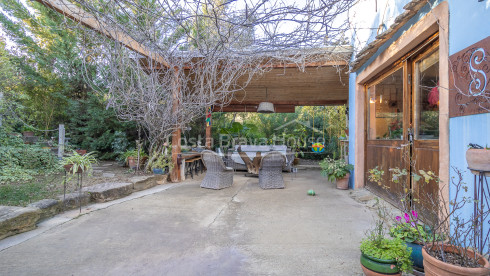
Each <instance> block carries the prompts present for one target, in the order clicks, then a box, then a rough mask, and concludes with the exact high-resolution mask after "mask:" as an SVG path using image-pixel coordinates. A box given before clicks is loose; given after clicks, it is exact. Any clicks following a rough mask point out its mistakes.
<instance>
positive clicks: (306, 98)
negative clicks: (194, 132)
mask: <svg viewBox="0 0 490 276" xmlns="http://www.w3.org/2000/svg"><path fill="white" fill-rule="evenodd" d="M348 71H349V68H348V66H347V64H346V63H345V62H344V64H342V62H340V61H339V62H338V64H337V65H328V66H322V67H307V68H305V70H304V72H301V71H300V69H299V68H297V67H296V68H294V67H292V68H274V69H272V70H271V71H269V72H267V73H265V74H264V75H262V76H257V77H255V78H254V79H253V80H252V81H251V82H250V84H249V85H248V86H247V87H246V88H245V89H244V90H243V91H239V92H236V93H235V97H234V99H233V100H232V102H231V103H230V105H228V106H225V107H223V108H215V110H214V111H223V112H255V111H257V107H258V104H259V103H260V102H264V101H267V102H272V103H274V105H275V109H276V112H294V107H295V106H303V105H339V104H346V103H347V100H348V96H349V92H348V91H349V87H348V79H349V77H348V75H347V73H348Z"/></svg>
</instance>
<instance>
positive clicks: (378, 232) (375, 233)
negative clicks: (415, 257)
mask: <svg viewBox="0 0 490 276" xmlns="http://www.w3.org/2000/svg"><path fill="white" fill-rule="evenodd" d="M411 251H412V249H411V248H410V247H407V245H406V244H405V243H404V242H403V241H402V240H400V239H397V238H394V239H388V238H386V237H385V232H384V226H383V220H382V219H378V220H376V226H375V228H374V229H373V230H371V231H370V232H368V235H367V237H366V238H365V239H364V240H363V241H362V243H361V267H362V270H363V271H364V274H365V275H367V276H379V275H401V274H402V272H409V271H411V269H412V261H411V260H410V253H411Z"/></svg>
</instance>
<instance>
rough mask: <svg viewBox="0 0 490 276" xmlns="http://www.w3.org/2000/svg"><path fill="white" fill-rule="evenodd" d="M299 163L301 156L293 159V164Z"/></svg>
mask: <svg viewBox="0 0 490 276" xmlns="http://www.w3.org/2000/svg"><path fill="white" fill-rule="evenodd" d="M298 164H299V158H298V157H295V158H294V160H293V165H298Z"/></svg>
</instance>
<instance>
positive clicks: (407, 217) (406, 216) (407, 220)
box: [405, 213, 410, 223]
mask: <svg viewBox="0 0 490 276" xmlns="http://www.w3.org/2000/svg"><path fill="white" fill-rule="evenodd" d="M405 221H406V222H407V223H409V222H410V216H409V215H408V214H407V213H405Z"/></svg>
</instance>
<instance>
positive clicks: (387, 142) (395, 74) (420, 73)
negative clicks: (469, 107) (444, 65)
mask: <svg viewBox="0 0 490 276" xmlns="http://www.w3.org/2000/svg"><path fill="white" fill-rule="evenodd" d="M438 80H439V52H438V44H437V40H434V41H432V42H430V43H425V44H424V45H423V46H421V47H420V48H419V49H417V50H416V51H414V52H413V53H411V54H410V55H407V56H406V57H405V58H404V60H402V61H399V62H398V63H397V65H396V66H394V67H393V68H392V69H390V70H388V71H387V72H386V73H385V74H382V75H380V76H379V77H378V78H376V79H375V80H374V81H373V82H371V83H368V84H367V85H366V93H367V96H366V105H367V108H366V110H367V116H366V126H367V127H366V129H367V131H366V136H367V137H366V141H367V142H366V168H365V169H366V173H367V175H368V176H369V170H370V169H372V168H375V167H377V168H378V169H379V170H383V171H384V176H383V179H382V185H381V186H380V185H378V184H377V183H374V182H370V181H369V180H368V181H367V187H368V188H369V189H370V190H371V191H373V192H374V193H376V194H378V195H379V196H381V197H383V198H385V199H386V200H388V201H390V202H391V203H393V204H394V205H396V206H399V207H402V206H401V205H402V202H401V201H400V200H401V199H402V196H403V195H405V194H406V193H407V191H411V192H412V196H411V197H409V198H408V199H410V200H409V201H408V202H407V201H405V203H407V204H406V205H410V206H411V207H415V209H417V210H419V211H420V212H421V215H423V216H425V217H426V218H430V217H429V216H432V215H433V214H432V209H433V208H432V204H433V203H434V200H435V199H436V198H437V196H438V189H439V186H438V183H437V182H435V181H431V182H430V183H428V184H426V183H424V182H423V181H414V179H413V178H412V177H411V175H412V173H419V171H420V170H424V171H432V172H434V173H435V174H436V175H437V174H438V171H439V140H438V139H439V91H438ZM390 169H391V171H390ZM392 169H395V170H398V172H402V171H404V172H406V174H405V176H401V177H398V180H397V181H395V182H394V181H392V180H393V174H394V173H396V171H393V170H392ZM367 179H369V178H367Z"/></svg>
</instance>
